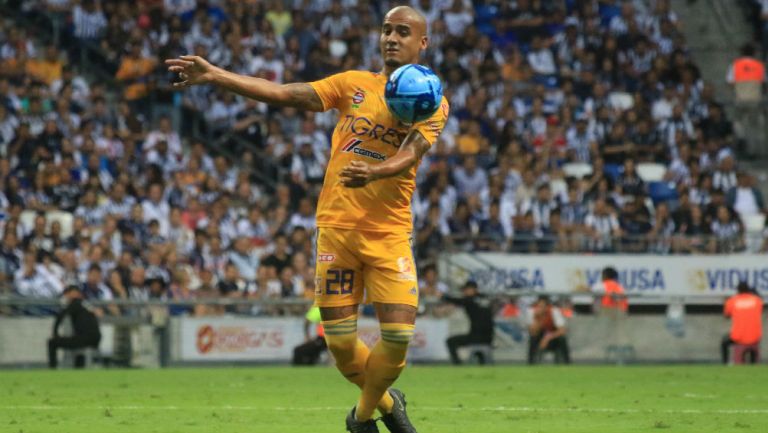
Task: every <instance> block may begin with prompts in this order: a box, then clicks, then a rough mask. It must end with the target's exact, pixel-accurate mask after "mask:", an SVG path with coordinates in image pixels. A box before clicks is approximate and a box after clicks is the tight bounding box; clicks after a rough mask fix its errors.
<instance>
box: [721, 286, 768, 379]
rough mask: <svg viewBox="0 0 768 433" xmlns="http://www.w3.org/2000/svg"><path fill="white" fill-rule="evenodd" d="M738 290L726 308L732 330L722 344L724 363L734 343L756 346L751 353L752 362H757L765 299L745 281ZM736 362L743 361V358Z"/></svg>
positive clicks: (726, 304)
mask: <svg viewBox="0 0 768 433" xmlns="http://www.w3.org/2000/svg"><path fill="white" fill-rule="evenodd" d="M736 290H737V291H738V294H736V295H734V296H731V297H730V298H728V301H726V303H725V308H724V314H725V317H727V318H729V319H731V331H730V333H729V334H728V335H727V336H725V337H724V338H723V341H722V343H721V345H720V351H721V354H722V359H723V364H728V360H729V358H730V356H729V354H730V353H729V352H730V349H731V347H732V346H733V345H741V346H750V347H752V346H754V347H753V348H752V349H750V351H749V354H751V363H752V364H755V363H757V362H758V355H759V349H758V348H757V345H759V344H760V339H761V338H762V332H763V324H762V315H763V300H762V298H761V297H760V296H758V295H757V293H755V291H754V290H752V288H750V287H749V285H748V284H747V283H746V282H745V281H741V282H739V285H738V286H737V287H736ZM736 362H737V363H742V362H743V360H741V359H739V360H736Z"/></svg>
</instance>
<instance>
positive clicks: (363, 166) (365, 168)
mask: <svg viewBox="0 0 768 433" xmlns="http://www.w3.org/2000/svg"><path fill="white" fill-rule="evenodd" d="M340 177H341V184H342V185H344V186H346V187H347V188H360V187H363V186H365V185H366V184H368V182H371V181H374V180H376V178H375V175H374V172H373V168H372V167H371V165H370V164H368V163H366V162H363V161H352V162H350V163H349V165H347V166H346V167H344V168H343V169H342V170H341V174H340Z"/></svg>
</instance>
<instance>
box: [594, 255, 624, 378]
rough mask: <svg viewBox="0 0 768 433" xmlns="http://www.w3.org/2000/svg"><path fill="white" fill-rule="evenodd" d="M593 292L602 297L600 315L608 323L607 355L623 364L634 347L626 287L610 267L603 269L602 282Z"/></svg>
mask: <svg viewBox="0 0 768 433" xmlns="http://www.w3.org/2000/svg"><path fill="white" fill-rule="evenodd" d="M592 290H593V292H594V293H595V294H598V295H600V309H599V311H598V314H599V315H600V316H601V317H603V318H604V320H605V321H606V323H605V326H606V329H607V338H606V340H605V341H606V343H607V344H606V355H607V356H608V358H611V356H612V355H611V354H614V355H615V356H616V361H617V362H619V363H623V362H624V361H626V360H627V359H628V357H629V356H630V353H631V347H632V345H631V344H630V343H629V338H628V336H627V330H626V328H627V310H628V309H629V303H628V302H627V296H626V294H625V292H624V287H622V286H621V283H620V282H619V273H618V272H617V271H616V269H615V268H613V267H610V266H608V267H605V268H603V272H602V281H601V282H600V283H598V284H597V285H596V286H595V287H593V288H592Z"/></svg>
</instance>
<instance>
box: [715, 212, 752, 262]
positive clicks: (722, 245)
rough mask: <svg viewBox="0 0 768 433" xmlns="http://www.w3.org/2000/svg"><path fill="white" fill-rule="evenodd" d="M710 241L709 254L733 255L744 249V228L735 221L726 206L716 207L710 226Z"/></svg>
mask: <svg viewBox="0 0 768 433" xmlns="http://www.w3.org/2000/svg"><path fill="white" fill-rule="evenodd" d="M710 231H711V232H712V236H713V237H712V239H711V240H710V243H709V252H710V253H715V252H717V253H733V252H736V251H741V250H742V249H743V248H744V238H743V236H742V235H743V231H744V228H743V226H742V225H741V224H739V222H738V221H736V220H735V219H734V218H733V216H732V213H731V212H730V211H729V210H728V208H727V207H726V206H718V208H717V217H716V218H715V220H714V221H712V224H711V225H710Z"/></svg>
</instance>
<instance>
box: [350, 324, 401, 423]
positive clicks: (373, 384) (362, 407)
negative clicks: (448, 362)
mask: <svg viewBox="0 0 768 433" xmlns="http://www.w3.org/2000/svg"><path fill="white" fill-rule="evenodd" d="M414 328H415V326H414V325H406V324H403V323H382V324H381V339H380V340H379V341H378V343H376V346H374V347H373V350H372V351H371V354H370V355H369V356H368V363H367V364H366V367H365V385H364V386H363V393H362V395H361V396H360V401H359V402H358V403H357V409H356V410H355V417H356V418H357V419H358V420H360V421H365V420H368V419H370V418H371V417H372V416H373V411H374V410H375V409H376V406H377V404H378V403H379V401H381V399H382V397H383V396H387V397H390V398H391V396H390V395H389V393H388V392H387V388H389V386H390V385H392V383H394V382H395V380H397V377H398V376H400V372H401V371H403V368H404V367H405V355H406V352H407V351H408V343H410V341H411V339H412V338H413V330H414ZM390 410H391V406H390Z"/></svg>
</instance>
